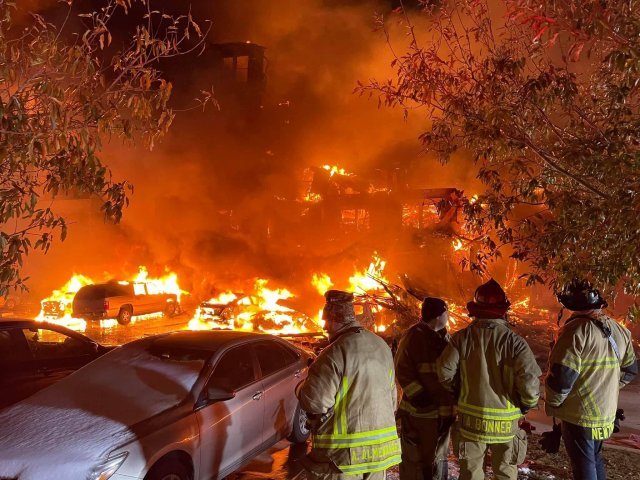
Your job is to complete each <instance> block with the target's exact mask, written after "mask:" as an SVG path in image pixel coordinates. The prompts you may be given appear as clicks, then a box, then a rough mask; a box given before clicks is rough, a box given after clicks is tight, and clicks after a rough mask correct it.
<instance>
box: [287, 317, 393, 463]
mask: <svg viewBox="0 0 640 480" xmlns="http://www.w3.org/2000/svg"><path fill="white" fill-rule="evenodd" d="M298 398H299V400H300V406H301V407H302V408H303V409H304V410H305V411H306V412H307V413H308V414H310V415H311V417H315V418H318V417H320V418H321V419H322V420H321V421H320V422H319V425H317V426H316V428H313V425H312V435H313V436H312V450H311V453H310V455H309V457H308V459H307V462H306V464H305V467H307V468H308V469H310V470H313V471H317V472H318V473H332V472H333V473H337V474H339V473H343V474H345V475H362V474H364V473H369V472H378V471H383V470H386V469H388V468H389V467H391V466H393V465H397V464H399V463H400V440H399V439H398V433H397V430H396V421H395V415H394V411H395V408H396V402H397V392H396V385H395V375H394V368H393V358H392V355H391V350H390V349H389V347H388V346H387V344H386V343H385V342H384V340H382V339H381V338H380V337H378V336H377V335H376V334H374V333H372V332H370V331H368V330H366V329H363V328H361V327H358V326H355V325H354V326H352V327H350V328H347V329H346V330H345V331H343V332H342V333H341V334H339V335H338V337H337V338H336V339H335V340H334V341H333V342H332V343H331V344H330V345H329V346H328V347H326V348H325V349H324V350H323V351H322V352H321V353H320V355H319V356H318V358H317V359H316V361H315V362H314V363H313V364H312V365H311V367H310V368H309V375H308V376H307V379H306V380H305V381H304V383H303V384H302V386H301V387H300V388H299V389H298Z"/></svg>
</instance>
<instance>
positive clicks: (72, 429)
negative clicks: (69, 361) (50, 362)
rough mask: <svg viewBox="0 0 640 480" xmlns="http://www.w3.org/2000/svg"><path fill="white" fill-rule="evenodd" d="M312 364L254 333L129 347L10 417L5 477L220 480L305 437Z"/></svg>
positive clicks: (152, 340) (2, 461)
mask: <svg viewBox="0 0 640 480" xmlns="http://www.w3.org/2000/svg"><path fill="white" fill-rule="evenodd" d="M311 360H312V358H311V356H310V355H309V354H308V353H306V352H304V351H302V350H300V349H298V348H296V347H295V346H294V345H292V344H290V343H288V342H286V341H284V340H281V339H279V338H277V337H274V336H270V335H262V334H254V333H244V332H231V331H201V332H176V333H170V334H165V335H158V336H154V337H149V338H146V339H142V340H138V341H135V342H132V343H130V344H127V345H124V346H122V347H120V348H118V349H115V350H113V351H112V352H109V353H107V354H106V355H104V356H102V357H101V358H99V359H98V360H96V361H94V362H93V363H91V364H89V365H87V366H86V367H84V368H82V369H80V370H78V371H77V372H75V373H73V374H72V375H70V376H69V377H67V378H65V379H63V380H62V381H60V382H58V383H56V384H55V385H53V386H51V387H49V388H46V389H44V390H42V391H40V392H38V393H37V394H35V395H34V396H32V397H29V398H27V399H26V400H23V401H22V402H19V403H18V404H16V405H14V406H12V407H9V408H8V409H6V410H3V411H0V478H11V479H14V478H15V479H20V480H35V479H42V478H77V479H88V480H107V479H110V480H130V479H144V480H193V479H222V478H224V477H225V476H227V475H229V474H230V473H232V472H233V471H235V470H237V469H239V468H240V467H241V466H242V465H244V464H245V463H247V462H248V461H249V460H251V459H252V458H253V457H254V456H256V455H257V454H259V453H261V452H263V451H265V450H267V449H268V448H270V447H271V446H272V445H274V444H275V443H277V442H278V441H280V440H282V439H283V438H288V439H289V440H290V441H292V442H296V443H303V442H305V441H306V439H307V437H308V434H309V432H308V430H307V429H306V426H305V423H306V418H305V415H304V412H302V411H301V410H300V408H299V406H298V401H297V399H296V397H295V394H294V389H295V387H296V385H297V384H298V383H299V382H300V381H301V380H302V379H304V378H305V376H306V374H307V369H308V365H309V363H310V362H311ZM2 438H4V439H7V441H3V440H2ZM9 439H10V441H9Z"/></svg>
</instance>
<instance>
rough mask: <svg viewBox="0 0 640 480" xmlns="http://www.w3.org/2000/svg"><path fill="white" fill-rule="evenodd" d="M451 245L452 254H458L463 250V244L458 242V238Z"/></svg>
mask: <svg viewBox="0 0 640 480" xmlns="http://www.w3.org/2000/svg"><path fill="white" fill-rule="evenodd" d="M451 245H452V247H453V251H454V252H459V251H460V250H462V249H463V248H464V243H462V240H460V239H459V238H456V239H455V240H454V241H453V243H452V244H451Z"/></svg>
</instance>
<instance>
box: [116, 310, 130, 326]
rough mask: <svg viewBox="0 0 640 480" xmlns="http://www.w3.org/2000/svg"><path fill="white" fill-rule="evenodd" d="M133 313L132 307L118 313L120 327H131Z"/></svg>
mask: <svg viewBox="0 0 640 480" xmlns="http://www.w3.org/2000/svg"><path fill="white" fill-rule="evenodd" d="M132 314H133V312H132V309H131V307H121V308H120V311H119V312H118V323H119V324H120V325H129V324H130V323H131V316H132Z"/></svg>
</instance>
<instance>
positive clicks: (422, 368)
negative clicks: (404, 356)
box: [418, 362, 438, 373]
mask: <svg viewBox="0 0 640 480" xmlns="http://www.w3.org/2000/svg"><path fill="white" fill-rule="evenodd" d="M418 371H419V372H420V373H436V372H437V371H438V370H437V368H436V362H423V363H419V364H418Z"/></svg>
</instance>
